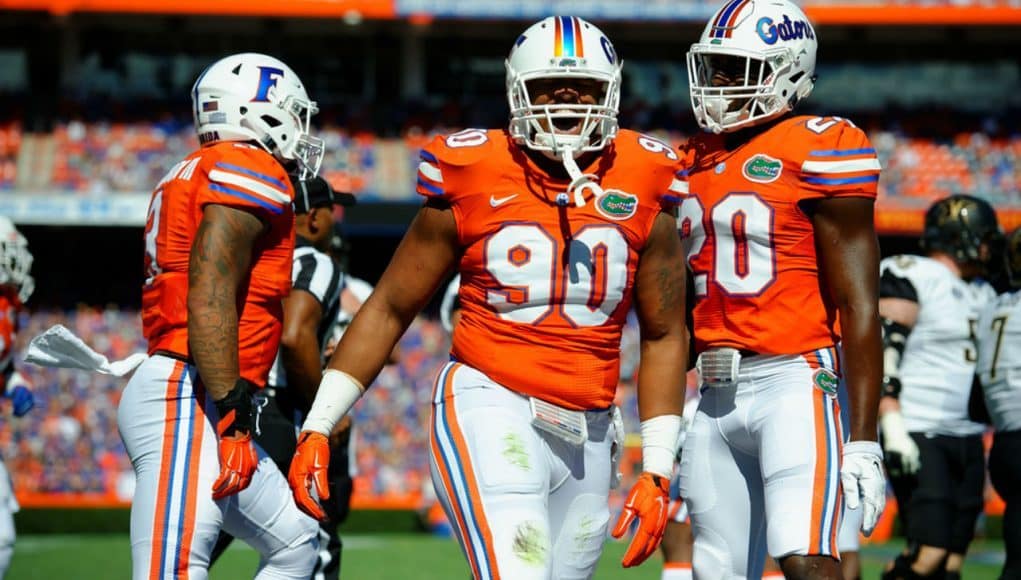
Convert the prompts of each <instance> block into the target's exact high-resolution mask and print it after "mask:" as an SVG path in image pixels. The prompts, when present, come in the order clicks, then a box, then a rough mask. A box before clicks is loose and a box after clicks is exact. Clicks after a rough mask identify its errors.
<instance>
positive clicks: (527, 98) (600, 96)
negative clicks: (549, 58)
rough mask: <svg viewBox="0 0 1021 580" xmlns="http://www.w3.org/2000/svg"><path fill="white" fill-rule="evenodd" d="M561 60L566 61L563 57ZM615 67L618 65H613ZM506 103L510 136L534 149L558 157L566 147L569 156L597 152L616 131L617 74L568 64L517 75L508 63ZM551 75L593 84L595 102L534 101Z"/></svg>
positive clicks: (550, 78) (618, 94)
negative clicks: (595, 86) (508, 109)
mask: <svg viewBox="0 0 1021 580" xmlns="http://www.w3.org/2000/svg"><path fill="white" fill-rule="evenodd" d="M565 60H566V59H565ZM618 70H619V69H618ZM507 76H508V85H509V87H508V102H509V104H510V114H511V121H510V132H511V136H512V137H513V138H514V139H515V140H516V141H518V142H519V143H520V144H522V145H524V146H526V147H528V148H529V149H532V150H534V151H541V152H543V153H546V154H547V155H549V156H550V157H551V158H554V159H560V158H561V156H562V155H563V153H564V152H565V150H570V151H571V154H572V155H573V156H574V157H577V156H578V155H581V154H582V153H585V152H591V151H601V150H602V149H603V148H605V147H606V145H607V144H608V143H609V142H610V141H611V140H612V139H613V138H614V137H615V136H616V135H617V111H618V110H619V108H620V75H619V72H618V74H616V75H603V74H599V73H598V72H595V71H579V70H570V69H567V68H560V69H549V70H539V71H531V72H528V73H522V74H518V73H516V72H515V71H514V70H513V68H512V67H511V65H510V63H509V62H508V63H507ZM554 79H578V80H579V81H581V80H588V81H593V82H595V83H598V85H599V90H598V93H597V98H596V102H595V103H594V104H582V103H556V102H550V103H546V104H542V105H536V104H535V103H534V96H533V93H535V92H536V91H535V90H529V88H530V87H532V88H534V87H535V86H536V84H537V83H539V82H543V81H550V80H554Z"/></svg>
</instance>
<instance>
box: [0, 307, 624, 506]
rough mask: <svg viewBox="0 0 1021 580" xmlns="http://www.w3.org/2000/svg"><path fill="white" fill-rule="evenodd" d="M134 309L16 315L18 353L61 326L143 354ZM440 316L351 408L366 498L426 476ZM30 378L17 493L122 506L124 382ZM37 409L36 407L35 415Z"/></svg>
mask: <svg viewBox="0 0 1021 580" xmlns="http://www.w3.org/2000/svg"><path fill="white" fill-rule="evenodd" d="M139 321H140V319H139V313H138V312H137V311H133V310H128V309H122V308H118V307H114V306H110V307H107V308H95V307H86V306H82V307H79V308H78V309H77V310H73V311H37V312H35V313H33V314H31V315H29V314H28V313H22V319H21V321H20V322H21V324H22V331H21V332H20V333H19V334H18V344H17V349H18V354H17V355H16V356H17V357H18V359H19V360H20V359H22V358H23V355H24V350H25V348H26V346H27V344H28V341H29V340H30V339H31V337H33V336H35V335H37V334H39V333H41V332H42V331H44V330H46V329H47V328H49V327H50V326H52V325H54V324H63V325H64V326H66V327H67V328H69V329H71V330H72V331H74V332H75V333H76V334H77V335H79V336H80V337H82V339H83V340H85V341H86V342H87V343H88V344H90V345H91V346H93V347H94V348H96V349H97V350H98V351H99V352H103V353H105V354H107V355H108V356H109V357H110V359H111V360H113V359H119V358H124V357H127V356H129V355H130V354H131V353H134V352H141V351H144V350H145V340H144V339H143V337H142V332H141V324H140V322H139ZM637 347H638V340H637V326H636V325H635V324H631V325H629V326H628V328H627V331H626V332H625V336H624V339H623V342H622V351H623V354H624V361H623V365H622V371H621V376H622V386H623V387H624V388H622V389H620V393H619V399H620V400H619V403H620V404H621V405H622V408H623V409H624V410H625V423H626V424H627V425H628V428H629V432H636V430H637V426H638V410H637V402H636V400H635V392H634V389H633V388H632V387H631V382H630V380H629V377H631V376H632V375H633V374H634V373H635V371H636V370H637V361H638V349H637ZM449 349H450V343H449V338H448V337H447V334H446V333H445V332H444V330H443V328H442V327H441V325H440V323H439V321H436V320H432V319H429V318H425V317H420V318H419V319H418V320H417V321H416V322H415V323H414V324H413V325H412V327H411V328H410V329H409V331H408V333H407V334H405V335H404V338H403V339H402V340H401V343H400V356H399V362H398V363H397V364H394V365H390V366H387V367H386V368H384V370H383V372H382V373H381V374H380V376H379V378H378V379H377V380H376V383H375V385H374V387H373V388H372V389H370V390H369V391H368V392H367V394H366V396H365V398H366V399H368V401H367V402H363V403H361V404H359V405H358V406H357V407H356V408H355V416H354V419H355V424H356V426H357V427H356V433H357V435H356V437H357V447H356V448H357V471H358V476H357V478H356V483H355V489H356V493H357V494H358V495H360V496H361V497H362V498H369V499H370V500H371V499H372V498H375V499H376V500H382V501H385V500H386V498H394V497H409V496H415V495H417V494H418V493H419V492H421V491H422V489H423V487H431V484H430V480H429V459H428V458H429V455H428V445H429V436H428V429H427V425H428V421H429V412H430V409H431V405H430V401H431V395H432V388H433V382H434V381H435V378H436V376H437V373H438V371H439V369H440V368H441V367H442V366H443V364H444V363H446V362H447V361H448V360H449V354H448V353H449ZM19 368H20V369H21V372H23V373H25V374H26V376H27V377H28V378H29V379H30V380H31V381H32V383H33V385H34V393H35V395H36V399H37V405H38V409H37V410H36V412H33V413H29V414H28V415H26V416H25V417H23V418H20V419H13V418H12V419H11V420H9V421H4V422H2V423H0V456H3V457H4V460H5V461H6V462H7V465H8V468H9V470H10V472H11V474H12V477H13V479H14V486H15V488H16V489H18V490H19V494H38V493H90V494H101V495H102V496H104V497H107V498H111V499H116V500H118V501H122V502H127V501H129V500H130V498H131V494H132V492H133V489H134V474H133V472H132V469H131V463H130V462H129V461H128V457H127V454H126V453H125V451H124V446H123V444H122V442H121V439H120V437H119V436H118V433H117V415H116V414H117V404H118V402H119V400H120V395H121V391H122V389H123V387H124V383H125V382H126V381H125V379H122V378H117V377H111V376H108V375H101V374H96V373H87V372H82V371H74V370H67V369H49V368H42V367H37V366H34V365H27V364H26V365H19ZM39 411H42V412H39Z"/></svg>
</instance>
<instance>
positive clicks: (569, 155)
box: [557, 147, 603, 207]
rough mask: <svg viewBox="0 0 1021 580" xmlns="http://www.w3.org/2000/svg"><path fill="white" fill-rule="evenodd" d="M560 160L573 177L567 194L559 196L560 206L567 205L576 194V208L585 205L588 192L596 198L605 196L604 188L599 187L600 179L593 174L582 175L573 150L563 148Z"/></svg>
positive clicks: (568, 173)
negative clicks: (572, 195) (570, 197)
mask: <svg viewBox="0 0 1021 580" xmlns="http://www.w3.org/2000/svg"><path fill="white" fill-rule="evenodd" d="M560 160H561V161H562V162H563V164H564V169H566V170H567V175H569V176H570V177H571V183H570V184H569V185H568V186H567V192H566V193H561V194H559V195H557V204H558V205H562V206H564V205H567V202H568V199H569V197H568V196H570V195H571V194H572V193H573V194H574V205H575V207H582V206H584V205H585V192H586V191H591V192H592V197H594V198H595V197H599V196H600V195H602V194H603V188H601V187H599V183H597V182H598V181H599V178H598V177H596V176H595V175H594V174H592V173H582V172H581V169H579V168H578V163H577V162H576V161H575V160H574V149H573V148H571V147H563V148H562V149H561V150H560Z"/></svg>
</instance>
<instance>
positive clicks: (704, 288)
mask: <svg viewBox="0 0 1021 580" xmlns="http://www.w3.org/2000/svg"><path fill="white" fill-rule="evenodd" d="M708 213H709V224H708V225H710V227H711V228H712V231H713V232H715V236H714V238H713V241H714V244H713V259H712V268H711V269H710V270H709V271H708V272H707V271H704V270H700V269H699V268H698V267H697V266H696V265H695V263H694V261H695V259H696V258H697V257H698V256H699V254H701V253H702V249H703V247H704V246H705V242H706V225H707V224H706V220H705V217H706V210H705V208H704V207H702V204H701V202H700V201H699V200H698V198H697V197H696V196H689V197H687V198H685V200H684V202H683V203H682V204H681V215H680V217H679V218H678V225H679V227H680V229H681V232H682V235H684V242H685V247H686V249H687V254H688V263H689V264H691V267H692V272H693V273H694V282H695V294H696V295H698V296H700V297H701V296H705V295H706V293H707V292H708V286H709V283H710V282H715V283H716V284H717V285H719V286H720V287H721V288H722V289H723V290H725V291H726V292H727V293H728V294H730V295H732V296H755V295H758V294H761V293H762V292H763V291H764V290H765V289H766V288H768V287H769V286H770V285H771V284H772V283H773V281H774V280H776V260H775V259H774V248H773V209H772V208H771V207H769V205H768V204H767V203H766V202H765V201H763V200H762V198H760V197H759V196H758V195H756V194H754V193H751V192H732V193H729V194H727V195H726V196H725V197H724V198H723V199H721V200H720V201H718V202H717V203H716V205H714V206H713V207H712V208H711V209H710V210H709V212H708Z"/></svg>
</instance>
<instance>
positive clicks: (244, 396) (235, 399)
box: [213, 379, 259, 499]
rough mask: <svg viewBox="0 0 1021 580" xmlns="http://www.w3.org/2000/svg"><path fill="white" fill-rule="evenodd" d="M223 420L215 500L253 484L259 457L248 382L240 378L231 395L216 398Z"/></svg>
mask: <svg viewBox="0 0 1021 580" xmlns="http://www.w3.org/2000/svg"><path fill="white" fill-rule="evenodd" d="M216 410H217V411H219V414H220V420H219V422H217V424H216V434H217V435H218V436H219V438H220V447H219V451H220V476H219V477H218V478H216V481H215V482H213V499H223V498H225V497H227V496H229V495H233V494H235V493H238V492H239V491H241V490H243V489H245V488H246V487H248V484H250V483H252V475H253V474H254V473H255V469H256V468H257V467H258V466H259V457H258V455H256V453H255V444H254V443H252V397H251V394H250V393H249V391H248V381H246V380H244V379H238V380H237V382H236V383H235V384H234V388H233V389H232V390H231V391H230V392H229V393H227V396H226V397H224V398H222V399H220V400H219V401H216Z"/></svg>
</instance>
